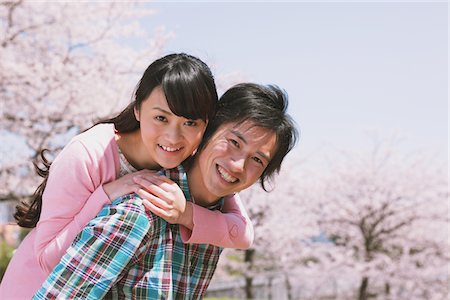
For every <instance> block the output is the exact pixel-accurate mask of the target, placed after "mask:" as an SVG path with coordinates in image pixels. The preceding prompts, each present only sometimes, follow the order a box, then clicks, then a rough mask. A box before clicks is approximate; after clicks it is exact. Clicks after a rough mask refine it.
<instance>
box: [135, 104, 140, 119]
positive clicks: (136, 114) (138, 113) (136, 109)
mask: <svg viewBox="0 0 450 300" xmlns="http://www.w3.org/2000/svg"><path fill="white" fill-rule="evenodd" d="M139 115H140V111H139V109H138V108H137V107H136V106H134V117H135V118H136V120H137V121H138V122H139V121H140V120H139Z"/></svg>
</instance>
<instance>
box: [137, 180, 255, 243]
mask: <svg viewBox="0 0 450 300" xmlns="http://www.w3.org/2000/svg"><path fill="white" fill-rule="evenodd" d="M134 179H135V181H136V183H138V184H139V185H141V186H142V187H143V189H141V190H138V191H137V192H136V193H137V194H138V195H139V196H140V197H141V198H142V199H144V202H143V203H144V206H145V207H146V209H147V210H149V211H151V212H153V213H154V214H155V215H157V216H159V217H161V218H163V219H164V220H166V221H167V222H169V223H171V224H180V225H181V226H180V231H181V236H182V239H183V241H184V242H185V243H194V244H211V245H214V246H218V247H224V248H237V249H248V248H249V247H250V246H251V244H252V243H253V238H254V232H253V224H252V222H251V220H250V219H249V217H248V215H247V212H246V210H245V208H244V205H243V204H242V202H241V200H240V198H239V196H238V195H237V194H235V195H230V196H227V197H225V199H224V200H225V201H224V205H223V207H222V212H220V211H212V210H209V209H207V208H204V207H201V206H199V205H197V204H193V203H191V202H186V200H185V198H184V195H183V192H182V191H181V189H180V187H178V185H176V184H175V183H174V182H173V181H171V180H170V179H168V178H167V177H164V176H136V177H134Z"/></svg>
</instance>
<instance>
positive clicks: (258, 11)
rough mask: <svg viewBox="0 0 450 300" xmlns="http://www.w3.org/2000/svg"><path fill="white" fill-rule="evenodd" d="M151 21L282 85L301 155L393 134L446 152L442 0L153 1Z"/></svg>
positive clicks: (206, 55)
mask: <svg viewBox="0 0 450 300" xmlns="http://www.w3.org/2000/svg"><path fill="white" fill-rule="evenodd" d="M149 5H150V6H151V7H153V8H154V9H156V10H157V14H155V15H154V16H152V17H149V18H148V28H149V30H153V29H154V28H155V26H159V25H164V26H165V27H166V30H168V31H171V32H173V33H174V34H175V37H174V38H173V39H172V40H170V42H169V43H168V44H167V46H166V48H165V50H166V52H181V51H183V52H187V53H190V54H194V55H196V56H199V57H200V58H202V59H204V60H205V61H207V62H209V63H212V64H214V65H215V66H214V72H215V73H216V75H218V74H219V73H222V74H223V73H228V72H235V71H236V72H240V73H242V74H244V75H245V76H246V77H247V78H248V79H249V80H251V81H255V82H259V83H275V84H278V85H279V86H281V87H283V88H284V89H286V90H287V92H288V94H289V97H290V109H289V111H290V112H291V114H292V115H293V116H294V118H295V120H296V121H297V122H298V124H299V125H300V129H301V133H302V134H301V140H300V143H299V145H298V147H297V149H296V150H295V151H296V153H299V154H300V155H302V156H307V155H309V154H311V153H316V150H318V151H317V153H318V152H320V151H322V150H324V149H326V148H329V147H333V148H338V149H348V150H355V151H358V150H359V149H363V148H366V147H369V145H370V139H368V138H366V135H365V132H367V131H374V132H377V133H378V135H379V136H380V137H382V138H383V137H390V136H391V135H392V134H399V135H401V136H403V137H404V138H405V140H404V141H403V142H402V143H401V147H403V149H404V150H407V151H415V150H425V151H427V152H438V153H439V154H438V155H439V156H441V157H442V159H443V160H446V159H447V146H448V142H447V138H448V121H447V116H448V104H447V99H448V9H447V3H442V2H440V3H418V2H415V3H405V2H400V3H386V2H382V3H355V2H346V3H344V2H343V3H332V2H322V3H306V2H298V3H292V2H290V3H287V2H285V3H267V2H261V3H204V2H200V3H198V2H197V3H183V2H171V3H163V2H156V3H150V4H149Z"/></svg>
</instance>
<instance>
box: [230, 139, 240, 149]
mask: <svg viewBox="0 0 450 300" xmlns="http://www.w3.org/2000/svg"><path fill="white" fill-rule="evenodd" d="M229 141H230V143H231V144H232V145H233V146H235V147H237V148H239V143H238V142H237V141H236V140H233V139H230V140H229Z"/></svg>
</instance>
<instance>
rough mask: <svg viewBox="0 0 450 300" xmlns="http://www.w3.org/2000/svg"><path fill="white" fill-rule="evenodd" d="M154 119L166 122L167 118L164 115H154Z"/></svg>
mask: <svg viewBox="0 0 450 300" xmlns="http://www.w3.org/2000/svg"><path fill="white" fill-rule="evenodd" d="M155 120H157V121H160V122H166V121H167V118H166V117H164V116H156V117H155Z"/></svg>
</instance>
